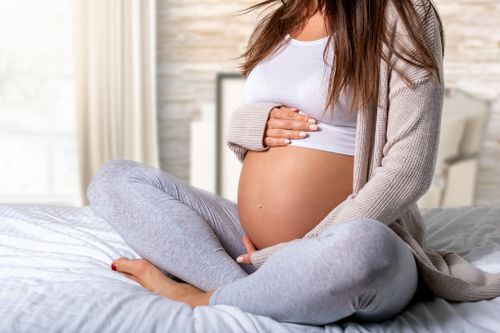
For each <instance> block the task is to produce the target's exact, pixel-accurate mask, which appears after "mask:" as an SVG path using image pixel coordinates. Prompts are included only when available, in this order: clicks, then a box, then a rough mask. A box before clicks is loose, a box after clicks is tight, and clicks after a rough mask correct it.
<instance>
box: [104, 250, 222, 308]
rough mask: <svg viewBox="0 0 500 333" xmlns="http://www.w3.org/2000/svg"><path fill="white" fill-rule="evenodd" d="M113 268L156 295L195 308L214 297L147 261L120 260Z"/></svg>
mask: <svg viewBox="0 0 500 333" xmlns="http://www.w3.org/2000/svg"><path fill="white" fill-rule="evenodd" d="M111 268H112V269H113V270H115V271H117V272H119V273H121V274H123V275H125V276H126V277H128V278H130V279H132V280H134V281H136V282H137V283H139V284H140V285H142V286H143V287H144V288H146V289H148V290H150V291H152V292H154V293H158V294H160V295H162V296H164V297H168V298H170V299H173V300H174V301H181V302H184V303H187V304H189V305H191V306H193V307H196V306H198V305H208V300H209V299H210V296H211V295H212V292H208V293H206V292H204V291H202V290H200V289H198V288H196V287H194V286H193V285H190V284H188V283H179V282H176V281H174V280H172V279H171V278H169V277H168V276H166V275H165V274H163V273H162V272H161V271H160V270H159V269H158V268H157V267H156V266H155V265H153V264H152V263H150V262H149V261H147V260H145V259H128V258H119V259H116V260H114V261H113V262H112V263H111Z"/></svg>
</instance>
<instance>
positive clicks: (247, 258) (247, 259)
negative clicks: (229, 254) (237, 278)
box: [236, 235, 257, 265]
mask: <svg viewBox="0 0 500 333" xmlns="http://www.w3.org/2000/svg"><path fill="white" fill-rule="evenodd" d="M243 245H245V249H246V250H247V253H246V254H242V255H240V256H239V257H238V258H236V261H237V262H239V263H240V264H246V265H251V264H252V253H254V252H255V251H257V250H256V249H255V245H253V243H252V241H251V240H250V238H249V237H248V236H247V235H244V236H243Z"/></svg>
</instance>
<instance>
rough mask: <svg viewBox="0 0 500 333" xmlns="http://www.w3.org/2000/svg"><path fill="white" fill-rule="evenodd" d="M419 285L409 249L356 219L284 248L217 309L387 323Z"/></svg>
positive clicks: (220, 298)
mask: <svg viewBox="0 0 500 333" xmlns="http://www.w3.org/2000/svg"><path fill="white" fill-rule="evenodd" d="M417 277H418V274H417V269H416V264H415V261H414V258H413V255H412V253H411V251H410V249H409V248H408V247H407V246H406V244H405V243H404V242H403V241H402V240H401V239H400V238H399V237H398V236H397V235H396V234H395V233H394V232H393V231H392V230H391V229H390V228H389V227H387V226H386V225H383V224H382V223H380V222H378V221H375V220H370V219H354V220H352V221H347V222H344V223H339V224H336V225H332V226H330V227H329V228H328V229H327V230H325V231H324V232H323V233H322V234H321V235H320V236H319V237H317V238H312V239H300V240H298V241H296V242H293V243H291V244H290V245H287V246H285V247H284V248H282V249H280V250H279V251H277V252H275V253H274V254H273V255H272V256H271V257H270V258H269V259H268V260H267V261H266V262H265V263H264V264H263V265H262V266H261V267H260V268H259V269H258V270H257V271H256V272H255V273H253V274H251V275H249V276H247V277H245V278H243V279H240V280H238V281H235V282H233V283H231V284H229V285H225V286H222V287H220V288H218V289H217V290H216V291H215V292H214V294H213V295H212V297H211V299H210V304H211V305H216V304H227V305H233V306H237V307H239V308H241V309H243V310H245V311H248V312H252V313H255V314H259V315H266V316H270V317H272V318H275V319H276V320H280V321H287V322H296V323H304V324H316V325H323V324H327V323H331V322H335V321H337V320H340V319H342V318H347V317H349V316H351V315H354V316H355V317H356V318H357V319H364V320H380V319H384V318H389V317H391V316H393V315H395V314H396V313H398V312H399V311H401V310H402V309H403V308H404V307H405V306H406V305H407V304H408V302H409V301H410V300H411V298H412V296H413V294H414V293H415V289H416V284H417Z"/></svg>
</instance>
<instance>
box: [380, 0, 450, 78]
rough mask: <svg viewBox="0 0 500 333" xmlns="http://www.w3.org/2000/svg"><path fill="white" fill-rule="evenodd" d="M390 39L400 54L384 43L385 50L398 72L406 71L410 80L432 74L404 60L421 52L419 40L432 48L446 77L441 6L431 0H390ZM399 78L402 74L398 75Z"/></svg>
mask: <svg viewBox="0 0 500 333" xmlns="http://www.w3.org/2000/svg"><path fill="white" fill-rule="evenodd" d="M386 24H387V29H388V34H389V38H388V42H389V43H390V44H391V45H392V47H393V48H395V49H396V50H398V52H399V53H395V52H393V49H392V48H389V47H388V45H384V52H386V55H387V57H388V58H389V59H390V62H391V64H392V66H393V67H394V68H395V69H396V72H398V73H400V74H405V76H406V77H407V78H408V79H410V81H418V80H419V79H422V78H423V77H426V76H428V74H429V71H427V70H426V69H423V68H421V67H419V66H416V65H415V64H412V63H411V62H408V61H406V60H407V59H403V58H402V57H401V54H403V55H405V56H406V58H410V57H413V56H415V55H418V54H419V53H420V52H417V50H418V45H417V41H420V43H421V45H420V47H422V46H425V48H426V49H428V50H429V51H430V54H431V55H432V57H433V58H434V59H435V62H436V64H437V66H438V67H439V72H440V75H441V78H442V61H443V56H444V48H443V45H444V44H443V43H444V40H443V37H444V35H443V31H442V29H443V27H442V23H441V19H440V18H439V13H438V11H437V8H435V6H434V5H433V3H432V1H430V0H406V1H399V0H389V1H388V3H387V7H386ZM396 76H397V77H398V76H399V75H396Z"/></svg>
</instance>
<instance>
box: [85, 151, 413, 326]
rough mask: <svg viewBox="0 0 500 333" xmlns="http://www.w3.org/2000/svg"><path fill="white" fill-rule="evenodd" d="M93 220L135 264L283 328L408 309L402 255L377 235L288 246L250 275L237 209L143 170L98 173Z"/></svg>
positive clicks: (407, 263) (353, 228)
mask: <svg viewBox="0 0 500 333" xmlns="http://www.w3.org/2000/svg"><path fill="white" fill-rule="evenodd" d="M87 194H88V198H89V201H90V204H91V205H92V207H93V208H94V210H95V211H96V212H97V213H98V214H99V215H100V216H102V217H103V218H104V219H105V220H106V221H107V222H108V223H110V225H111V226H112V227H113V228H114V229H115V230H116V231H117V232H118V233H119V234H120V235H121V236H122V238H123V239H124V240H125V241H126V242H127V243H128V244H129V245H130V246H131V247H132V248H133V249H134V250H135V251H136V252H137V253H138V254H139V255H141V256H142V257H143V258H145V259H146V260H148V261H150V262H151V263H153V264H154V265H155V266H157V267H158V268H160V269H161V270H163V271H165V272H168V273H170V274H172V275H174V276H175V277H177V278H179V279H181V280H183V281H185V282H187V283H189V284H191V285H193V286H194V287H196V288H199V289H200V290H203V291H213V294H212V296H211V297H210V300H209V304H210V305H217V304H226V305H233V306H236V307H239V308H240V309H242V310H244V311H248V312H251V313H254V314H258V315H265V316H269V317H272V318H274V319H276V320H280V321H284V322H296V323H304V324H317V325H322V324H327V323H331V322H335V321H337V320H339V319H342V318H346V317H348V316H351V315H352V316H353V317H354V318H358V319H364V320H383V319H387V318H389V317H392V316H394V315H395V314H397V313H399V312H400V311H401V310H402V309H403V308H404V307H405V306H406V305H407V304H408V303H409V302H410V300H411V299H412V297H413V295H414V293H415V291H416V288H417V282H418V274H417V268H416V264H415V261H414V258H413V255H412V253H411V251H410V249H409V247H408V246H407V245H406V244H405V243H404V242H403V241H402V240H401V239H400V238H399V237H398V236H397V235H396V234H395V233H394V232H393V231H392V230H391V229H390V228H389V227H387V226H386V225H384V224H382V223H380V222H378V221H376V220H371V219H353V220H351V221H347V222H344V223H340V224H337V225H332V226H331V227H330V228H329V229H328V230H326V231H325V232H324V233H322V234H321V235H320V236H319V237H318V238H315V239H303V240H301V241H299V242H296V243H293V244H290V245H289V246H286V247H284V248H283V249H281V250H280V251H278V252H276V253H275V254H273V256H271V257H270V258H269V259H268V260H267V261H266V263H264V264H263V265H262V266H261V267H260V268H259V269H258V270H256V269H255V268H254V267H253V266H251V265H245V264H239V263H237V262H236V260H235V259H236V257H237V256H238V255H240V254H243V253H245V252H246V250H245V247H244V245H243V241H242V236H243V234H244V232H243V229H242V227H241V225H240V223H239V216H238V207H237V204H236V203H235V202H233V201H231V200H227V199H225V198H222V197H220V196H217V195H215V194H213V193H211V192H208V191H205V190H203V189H199V188H196V187H194V186H191V185H189V184H186V183H185V182H183V181H181V180H180V179H179V178H177V177H175V176H173V175H171V174H169V173H167V172H164V171H161V170H158V169H156V168H152V167H149V166H147V165H145V164H142V163H138V162H134V161H127V160H115V161H110V162H108V163H106V164H105V165H103V166H102V167H101V168H100V170H99V171H98V172H97V174H96V176H95V177H94V179H93V181H92V183H91V184H90V186H89V188H88V192H87Z"/></svg>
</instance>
